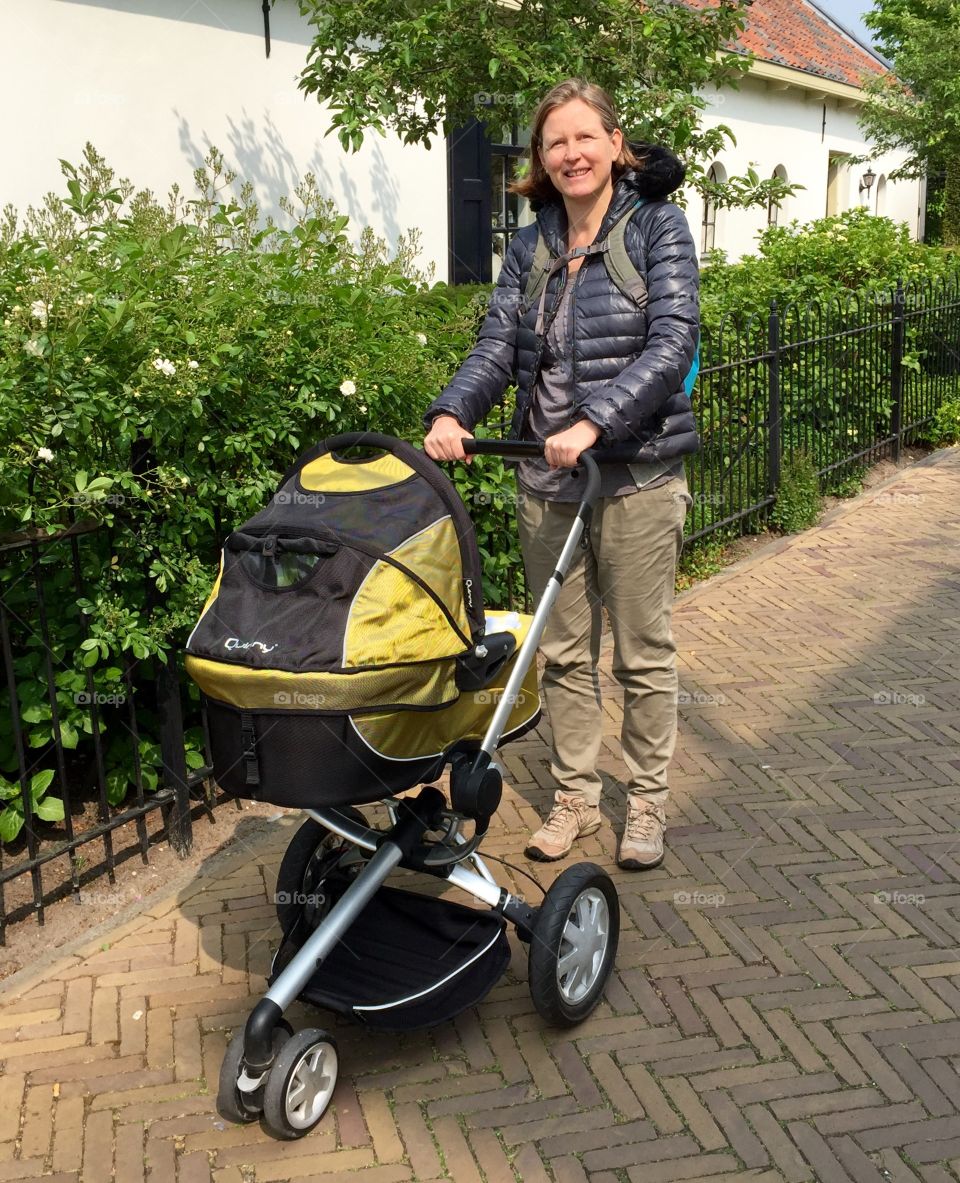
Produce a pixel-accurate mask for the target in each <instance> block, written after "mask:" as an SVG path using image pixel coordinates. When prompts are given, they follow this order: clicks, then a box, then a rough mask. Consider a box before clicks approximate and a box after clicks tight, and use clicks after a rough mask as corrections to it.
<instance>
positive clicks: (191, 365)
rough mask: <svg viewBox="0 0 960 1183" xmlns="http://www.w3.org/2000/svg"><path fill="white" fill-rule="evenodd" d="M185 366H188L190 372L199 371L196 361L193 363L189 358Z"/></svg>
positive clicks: (198, 364)
mask: <svg viewBox="0 0 960 1183" xmlns="http://www.w3.org/2000/svg"><path fill="white" fill-rule="evenodd" d="M187 365H188V366H189V368H190V369H191V370H199V369H200V363H199V362H198V361H194V360H193V358H191V359H190V360H189V361H188V362H187Z"/></svg>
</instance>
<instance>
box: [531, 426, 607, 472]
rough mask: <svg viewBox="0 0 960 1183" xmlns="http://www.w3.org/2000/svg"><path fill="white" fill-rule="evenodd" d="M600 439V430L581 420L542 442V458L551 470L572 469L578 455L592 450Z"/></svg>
mask: <svg viewBox="0 0 960 1183" xmlns="http://www.w3.org/2000/svg"><path fill="white" fill-rule="evenodd" d="M599 438H600V428H599V427H597V425H596V424H595V423H591V422H590V420H589V419H581V420H580V422H579V423H574V425H573V427H568V428H567V429H566V431H560V432H558V433H557V434H556V435H551V436H548V437H547V438H546V439H545V440H544V453H543V454H544V458H545V459H546V461H547V464H548V465H549V466H550V467H551V468H573V467H574V466H575V465H576V463H577V461H578V460H579V459H580V453H581V452H585V451H586V450H587V448H592V447H593V445H594V444H595V443H596V442H597V440H598V439H599Z"/></svg>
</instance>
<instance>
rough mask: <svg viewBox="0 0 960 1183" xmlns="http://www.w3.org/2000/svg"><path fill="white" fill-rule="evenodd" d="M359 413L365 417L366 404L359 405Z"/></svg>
mask: <svg viewBox="0 0 960 1183" xmlns="http://www.w3.org/2000/svg"><path fill="white" fill-rule="evenodd" d="M360 413H361V414H362V415H366V413H367V404H366V403H361V404H360Z"/></svg>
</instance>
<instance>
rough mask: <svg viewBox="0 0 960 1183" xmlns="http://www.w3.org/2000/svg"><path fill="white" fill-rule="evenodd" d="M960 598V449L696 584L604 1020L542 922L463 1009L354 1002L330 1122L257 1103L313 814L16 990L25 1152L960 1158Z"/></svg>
mask: <svg viewBox="0 0 960 1183" xmlns="http://www.w3.org/2000/svg"><path fill="white" fill-rule="evenodd" d="M958 628H960V452H957V451H953V452H948V453H945V454H941V455H940V456H939V457H937V458H936V463H933V464H927V465H922V466H920V467H917V468H914V469H912V470H909V471H907V472H904V473H902V474H901V475H900V476H899V477H897V478H896V480H895V483H893V484H892V485H888V486H886V487H885V488H884V489H883V490H882V492H880V493H875V494H873V495H872V496H869V497H867V498H866V499H864V500H862V501H860V502H858V503H857V504H856V505H855V506H852V507H849V508H846V509H845V510H844V511H843V512H842V513H841V514H840V515H838V516H836V517H835V518H834V519H832V520H831V521H829V522H828V523H827V524H825V525H824V526H822V527H820V528H819V529H817V530H814V531H811V532H809V533H807V534H805V535H803V536H799V537H797V538H795V539H793V540H790V541H789V543H787V544H786V545H785V546H784V547H782V548H781V549H780V550H779V552H778V553H775V554H772V555H769V554H768V555H767V556H766V557H764V558H762V559H760V560H758V561H751V563H749V564H748V565H747V566H746V567H745V568H744V569H738V570H733V571H731V572H729V573H727V574H726V575H724V576H722V577H720V578H718V579H717V580H714V581H711V583H709V584H708V585H706V586H704V587H701V588H699V589H697V590H695V591H694V592H693V593H692V594H690V595H688V596H686V597H685V598H684V599H683V601H682V602H681V603H680V604H679V605H678V608H677V612H676V633H677V639H678V643H679V647H680V653H681V658H682V664H681V707H680V710H681V714H682V726H681V735H680V742H679V745H678V751H677V756H676V763H675V768H674V789H675V791H674V796H673V799H672V802H671V809H670V831H669V842H668V856H667V859H666V861H665V862H664V864H663V865H662V867H661V868H659V869H658V870H656V871H653V872H649V873H647V874H643V875H630V874H626V873H620V872H616V871H614V873H615V874H616V877H617V882H618V886H619V888H620V891H621V898H622V903H623V938H622V943H621V948H620V956H619V961H618V966H617V972H616V975H615V977H614V979H613V981H612V984H611V987H610V990H609V992H608V997H607V999H606V1001H605V1003H604V1004H603V1006H602V1007H601V1009H600V1010H599V1011H598V1012H597V1013H596V1014H595V1016H594V1017H593V1018H591V1019H590V1020H589V1021H588V1022H587V1023H586V1024H584V1025H583V1026H582V1027H581V1028H579V1029H577V1030H575V1031H573V1032H562V1033H560V1032H556V1031H551V1030H546V1029H545V1028H544V1025H543V1024H542V1022H541V1021H540V1019H539V1018H538V1017H537V1015H536V1014H535V1012H534V1010H533V1007H532V1004H531V1002H530V999H529V995H528V993H527V988H526V982H525V959H524V956H523V953H522V948H521V947H520V946H519V945H518V944H516V943H515V953H516V956H515V958H514V962H513V966H512V969H511V972H510V974H509V976H508V977H507V978H506V979H505V980H504V981H503V982H502V983H501V984H500V985H499V986H498V987H497V988H496V989H495V990H494V992H493V993H492V994H491V995H490V996H489V998H488V999H487V1000H486V1001H485V1002H484V1003H483V1004H482V1005H481V1006H480V1007H479V1009H478V1010H477V1011H476V1012H471V1013H467V1014H465V1015H463V1016H462V1017H461V1018H460V1019H459V1020H457V1021H456V1022H455V1023H448V1024H446V1025H445V1026H443V1027H440V1028H438V1029H437V1030H434V1031H432V1032H430V1033H429V1034H426V1035H424V1034H418V1035H416V1036H409V1037H395V1036H386V1035H369V1034H366V1033H364V1032H363V1031H360V1030H358V1029H356V1028H352V1027H348V1026H338V1027H337V1028H336V1030H337V1035H338V1039H339V1041H340V1045H341V1051H342V1055H343V1063H344V1073H343V1075H342V1077H341V1082H340V1086H339V1090H338V1093H337V1096H336V1104H335V1111H333V1112H331V1113H330V1114H329V1115H328V1116H327V1118H325V1119H324V1122H323V1123H322V1124H321V1126H320V1127H319V1128H318V1129H317V1131H315V1132H314V1134H312V1135H311V1136H310V1137H308V1138H307V1139H305V1140H303V1141H301V1142H296V1143H286V1144H280V1143H278V1142H275V1141H273V1140H271V1139H270V1138H268V1137H267V1136H266V1135H265V1134H264V1133H263V1131H262V1130H261V1129H260V1127H259V1126H258V1125H253V1126H247V1127H225V1126H224V1124H223V1122H222V1121H221V1120H220V1119H219V1118H218V1117H217V1115H216V1113H215V1111H214V1105H213V1097H212V1093H213V1092H214V1091H215V1088H216V1078H217V1071H218V1067H219V1063H220V1058H221V1056H222V1053H223V1048H224V1045H225V1039H226V1037H227V1033H228V1032H229V1031H230V1030H231V1029H232V1028H234V1027H235V1026H236V1025H237V1024H239V1023H240V1022H242V1021H243V1019H244V1018H245V1016H246V1014H247V1011H248V1009H249V1007H250V1005H251V1000H252V998H253V997H255V996H256V994H257V992H258V991H259V990H260V989H261V988H262V982H263V976H264V974H265V973H266V971H267V967H268V963H269V956H270V951H271V949H272V946H273V943H274V942H275V940H276V936H277V932H276V926H275V923H274V919H273V908H272V905H271V903H270V896H271V893H272V890H273V874H274V871H275V867H276V864H277V861H278V859H279V857H280V853H281V852H282V849H283V846H284V845H285V843H286V841H287V840H288V838H289V835H290V833H291V825H290V824H288V823H287V822H284V823H283V824H282V825H279V826H278V830H280V831H282V833H278V837H277V840H276V842H275V843H274V844H273V846H272V847H271V848H270V849H269V850H267V851H266V852H264V851H260V852H249V853H246V852H245V853H244V854H243V855H242V856H241V857H239V858H238V859H237V860H236V861H235V862H234V864H233V869H232V870H230V871H228V872H225V873H223V874H222V875H221V876H220V877H219V878H217V879H213V880H211V879H207V880H205V881H201V882H200V883H199V884H198V886H197V888H196V890H192V891H191V892H190V893H186V894H183V895H181V898H179V899H178V900H169V901H167V902H166V903H165V904H163V905H161V906H159V907H157V908H155V909H154V910H153V912H151V913H149V914H147V915H144V916H142V917H140V918H138V919H137V920H136V921H135V922H133V923H130V924H128V925H127V926H126V927H125V928H124V929H121V930H118V931H116V932H114V933H113V934H112V936H111V937H110V939H109V941H108V942H106V941H105V942H102V943H98V944H97V945H96V946H95V947H93V948H89V949H87V950H84V951H81V952H79V953H78V954H76V955H74V956H72V957H70V958H68V959H66V960H65V961H63V962H62V963H61V964H60V965H59V966H58V968H57V969H56V971H55V972H51V973H49V974H47V975H46V976H45V978H44V979H43V980H42V981H39V982H37V983H35V984H33V985H32V986H30V987H29V988H26V989H23V990H21V993H20V994H19V995H11V993H10V992H9V991H8V992H7V993H6V994H5V995H2V996H0V1001H2V1007H0V1061H2V1066H3V1076H2V1079H0V1181H2V1180H8V1179H28V1178H34V1177H37V1176H41V1175H44V1176H46V1177H48V1178H53V1179H58V1180H64V1181H66V1180H82V1181H83V1183H99V1181H100V1180H110V1179H116V1180H120V1181H122V1183H139V1181H140V1180H151V1181H157V1180H159V1181H166V1180H170V1181H171V1183H173V1181H178V1183H211V1181H215V1183H268V1181H271V1180H298V1181H299V1180H304V1181H305V1180H328V1179H329V1180H332V1179H334V1178H341V1179H347V1178H349V1179H353V1178H355V1179H356V1180H358V1181H363V1183H393V1181H400V1180H412V1179H416V1180H433V1179H454V1180H456V1181H457V1183H473V1181H479V1180H488V1181H499V1180H511V1181H512V1180H517V1179H519V1180H523V1181H524V1183H537V1181H539V1180H551V1179H552V1180H554V1181H555V1183H578V1181H582V1180H590V1181H591V1183H624V1181H627V1180H629V1181H631V1183H672V1181H674V1180H686V1181H695V1180H704V1181H706V1180H709V1181H710V1183H722V1181H724V1180H738V1181H740V1180H748V1179H749V1180H754V1181H756V1183H761V1181H762V1183H773V1181H774V1180H777V1181H786V1183H804V1181H805V1180H825V1181H829V1183H847V1181H850V1180H853V1181H856V1183H884V1181H893V1183H906V1181H918V1180H919V1181H923V1183H945V1181H946V1180H951V1179H952V1180H956V1179H958V1178H960V892H958V888H957V878H958V837H957V831H958V822H960V809H958V802H960V794H958V788H957V786H958V780H960V742H958V741H960V709H958V705H957V703H958V697H960V693H958V692H960V657H958V636H960V632H958ZM607 689H608V691H610V687H609V686H608V688H607ZM614 704H615V695H614V694H613V693H612V691H610V692H609V693H608V712H609V718H608V726H607V731H608V733H609V734H608V736H607V741H606V742H607V754H606V756H605V762H604V768H605V770H606V771H607V772H608V773H609V775H610V790H609V793H608V794H607V798H606V802H605V807H606V809H607V812H608V823H607V824H605V825H604V826H603V827H602V829H601V831H600V832H599V834H597V835H596V836H595V837H593V838H590V839H588V840H587V842H586V843H585V847H584V854H585V856H587V857H590V858H592V859H594V860H596V861H598V862H601V863H603V864H604V865H606V866H608V867H613V856H614V851H615V844H616V839H617V834H618V830H619V815H620V813H621V810H622V806H623V799H622V792H621V791H620V790H619V789H618V787H617V784H616V778H617V775H618V772H619V770H620V765H619V763H618V757H617V730H618V722H619V719H618V711H617V708H616V706H615V705H614ZM504 756H505V760H506V764H507V765H508V768H509V773H510V776H511V790H510V791H509V792H508V794H507V797H506V800H505V803H504V807H503V809H502V811H501V814H500V816H499V819H498V826H497V829H496V832H495V834H494V836H493V841H492V842H491V843H490V845H489V849H490V850H491V851H492V852H494V853H497V854H499V855H501V856H503V857H505V858H507V859H511V860H513V861H517V862H522V855H521V849H522V845H523V839H524V835H525V833H526V832H527V828H528V827H529V826H531V825H532V824H533V823H534V821H535V818H536V816H537V814H538V813H539V811H541V810H542V809H543V808H544V806H545V805H546V804H547V801H548V799H549V797H550V791H551V790H550V784H549V776H548V773H547V768H546V753H545V750H544V747H543V744H542V741H541V740H540V739H538V738H537V737H531V738H529V739H527V740H526V741H524V742H523V743H521V744H517V745H514V746H513V747H511V748H507V749H505V752H504ZM530 869H532V870H533V872H534V873H535V874H536V875H537V876H538V877H539V878H540V879H541V880H542V881H543V882H544V883H545V882H547V881H548V880H549V878H550V877H551V876H552V875H553V874H555V873H556V871H557V868H544V867H533V868H530ZM503 881H504V882H505V883H506V884H508V885H509V884H510V882H511V880H510V873H509V872H505V873H504V879H503ZM523 884H524V881H523V880H522V879H517V880H516V881H515V883H514V886H515V887H517V889H518V890H520V891H522V890H524V887H523ZM295 1017H296V1019H297V1021H299V1022H300V1023H301V1024H303V1023H304V1022H305V1020H306V1017H307V1016H306V1013H305V1012H303V1011H301V1012H300V1013H299V1014H298V1015H296V1016H295ZM318 1018H319V1021H320V1022H323V1018H322V1017H320V1016H312V1022H314V1023H316V1022H317V1021H318Z"/></svg>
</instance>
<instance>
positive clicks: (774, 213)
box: [767, 164, 787, 226]
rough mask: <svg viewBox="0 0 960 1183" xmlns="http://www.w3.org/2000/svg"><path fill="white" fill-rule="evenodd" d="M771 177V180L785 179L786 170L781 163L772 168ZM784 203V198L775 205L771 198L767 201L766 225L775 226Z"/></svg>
mask: <svg viewBox="0 0 960 1183" xmlns="http://www.w3.org/2000/svg"><path fill="white" fill-rule="evenodd" d="M771 179H772V180H781V181H785V180H786V179H787V170H786V169H785V168H784V167H783V165H782V164H778V165H777V167H776V168H775V169H774V170H773V177H772V178H771ZM785 203H786V198H784V200H783V201H782V202H781V203H780V204H779V205H777V203H776V202H775V201H772V200H771V201H768V202H767V225H768V226H776V224H777V221H778V219H779V217H780V214H781V213H783V207H784V204H785Z"/></svg>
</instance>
